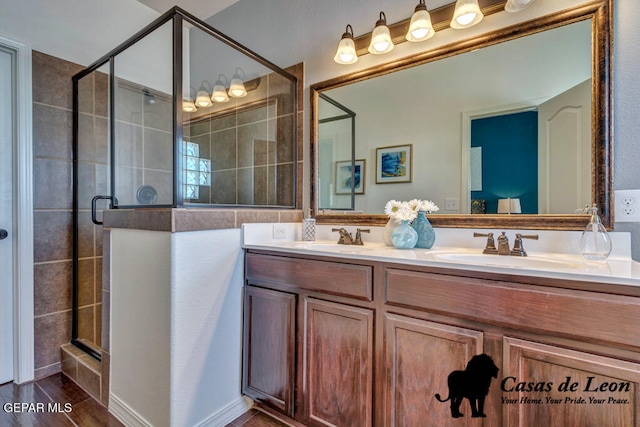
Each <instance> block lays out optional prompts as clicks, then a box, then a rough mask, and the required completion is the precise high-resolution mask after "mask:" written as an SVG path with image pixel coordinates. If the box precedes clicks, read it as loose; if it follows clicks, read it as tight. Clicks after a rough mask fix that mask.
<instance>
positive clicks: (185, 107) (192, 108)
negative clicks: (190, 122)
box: [182, 87, 198, 113]
mask: <svg viewBox="0 0 640 427" xmlns="http://www.w3.org/2000/svg"><path fill="white" fill-rule="evenodd" d="M191 91H193V93H194V95H195V93H196V91H195V89H193V88H191V87H190V88H189V94H187V95H186V96H185V97H184V98H182V111H184V112H185V113H195V112H196V111H198V108H197V107H196V104H195V103H194V102H193V98H192V97H191Z"/></svg>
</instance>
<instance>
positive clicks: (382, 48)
mask: <svg viewBox="0 0 640 427" xmlns="http://www.w3.org/2000/svg"><path fill="white" fill-rule="evenodd" d="M383 17H384V13H382V12H380V19H379V20H378V22H376V27H375V28H374V29H373V33H371V43H369V53H373V54H376V55H379V54H382V53H387V52H391V51H392V50H393V41H392V40H391V33H390V32H389V27H387V21H386V19H385V18H383Z"/></svg>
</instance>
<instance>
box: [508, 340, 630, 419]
mask: <svg viewBox="0 0 640 427" xmlns="http://www.w3.org/2000/svg"><path fill="white" fill-rule="evenodd" d="M503 341H504V343H503V348H504V355H505V359H504V370H505V372H504V375H503V376H504V380H503V381H504V384H503V386H502V389H503V392H502V393H503V404H504V406H503V408H504V410H503V414H504V424H503V425H504V426H514V427H515V426H523V427H525V426H594V427H595V426H640V364H638V363H634V362H629V361H625V360H619V359H614V358H611V357H604V356H598V355H594V354H590V353H585V352H581V351H576V350H570V349H567V348H562V347H557V346H552V345H548V344H541V343H536V342H531V341H525V340H521V339H517V338H511V337H505V338H504V339H503ZM519 383H524V384H529V383H531V384H533V386H532V387H533V390H530V389H529V388H527V386H526V385H525V386H520V387H518V384H519ZM536 386H537V387H538V389H544V390H543V391H536V390H535V388H536ZM518 388H520V389H521V390H520V391H518Z"/></svg>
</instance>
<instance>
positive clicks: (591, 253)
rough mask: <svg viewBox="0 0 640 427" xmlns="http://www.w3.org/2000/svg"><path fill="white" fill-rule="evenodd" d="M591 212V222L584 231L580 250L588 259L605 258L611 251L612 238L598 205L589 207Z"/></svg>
mask: <svg viewBox="0 0 640 427" xmlns="http://www.w3.org/2000/svg"><path fill="white" fill-rule="evenodd" d="M588 211H589V213H590V214H591V219H590V220H589V224H587V227H586V228H585V229H584V231H583V232H582V238H581V239H580V251H581V252H582V256H583V257H585V258H586V259H592V260H604V259H607V257H608V256H609V254H610V253H611V238H610V237H609V233H607V229H606V228H604V225H602V222H601V221H600V217H599V216H598V205H596V204H595V203H594V204H593V207H591V208H589V209H588Z"/></svg>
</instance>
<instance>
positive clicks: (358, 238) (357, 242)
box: [353, 228, 371, 245]
mask: <svg viewBox="0 0 640 427" xmlns="http://www.w3.org/2000/svg"><path fill="white" fill-rule="evenodd" d="M370 232H371V230H369V229H366V230H361V229H359V228H356V240H355V241H354V242H353V244H354V245H363V244H364V243H363V242H362V233H370Z"/></svg>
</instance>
